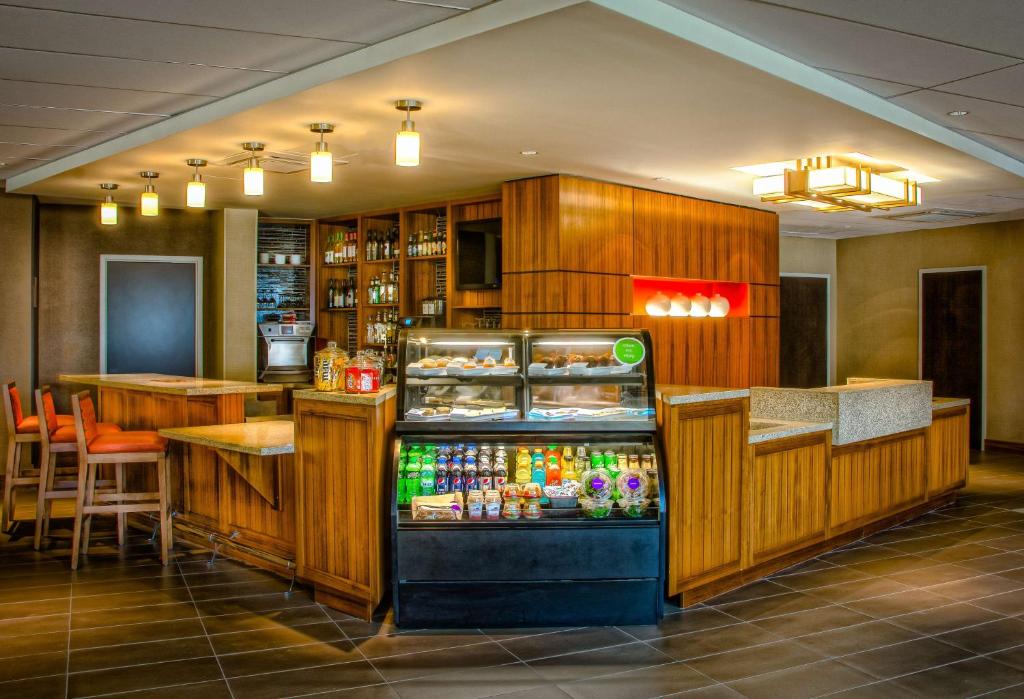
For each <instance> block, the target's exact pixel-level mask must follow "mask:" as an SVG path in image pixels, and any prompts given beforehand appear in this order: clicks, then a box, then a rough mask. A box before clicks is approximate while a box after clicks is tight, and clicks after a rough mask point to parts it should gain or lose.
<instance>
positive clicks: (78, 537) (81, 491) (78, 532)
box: [71, 461, 89, 570]
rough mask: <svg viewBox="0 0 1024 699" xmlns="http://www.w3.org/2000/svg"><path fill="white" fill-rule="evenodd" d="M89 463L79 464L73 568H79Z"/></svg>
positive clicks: (72, 555) (73, 534)
mask: <svg viewBox="0 0 1024 699" xmlns="http://www.w3.org/2000/svg"><path fill="white" fill-rule="evenodd" d="M88 471H89V464H88V463H82V462H81V461H80V462H79V464H78V492H77V493H76V494H75V528H74V531H73V533H72V536H71V570H77V569H78V551H79V548H80V547H81V545H82V514H83V513H82V510H84V509H85V481H86V477H87V476H88Z"/></svg>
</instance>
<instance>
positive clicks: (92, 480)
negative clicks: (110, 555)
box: [82, 464, 100, 555]
mask: <svg viewBox="0 0 1024 699" xmlns="http://www.w3.org/2000/svg"><path fill="white" fill-rule="evenodd" d="M99 467H100V466H99V464H89V475H88V477H87V478H86V482H85V509H86V510H88V509H89V508H90V507H92V505H93V498H94V496H95V495H96V470H97V469H99ZM92 517H93V513H92V512H86V514H85V521H84V523H83V525H82V526H83V531H82V553H84V554H86V555H88V554H89V539H90V537H91V536H92Z"/></svg>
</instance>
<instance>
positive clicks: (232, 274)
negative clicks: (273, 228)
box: [207, 209, 259, 381]
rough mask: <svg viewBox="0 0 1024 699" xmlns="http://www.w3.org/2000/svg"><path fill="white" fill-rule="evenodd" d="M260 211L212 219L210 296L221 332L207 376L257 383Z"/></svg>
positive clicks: (231, 211)
mask: <svg viewBox="0 0 1024 699" xmlns="http://www.w3.org/2000/svg"><path fill="white" fill-rule="evenodd" d="M258 216H259V212H258V211H257V210H256V209H224V210H223V211H218V212H217V213H216V214H215V217H214V245H213V259H212V267H213V277H212V286H211V288H212V296H213V306H214V315H215V316H216V318H217V319H218V320H217V328H216V331H215V333H214V342H213V352H214V357H213V365H212V366H211V371H209V372H207V375H208V376H213V377H216V378H223V379H234V380H236V381H255V380H256V225H257V219H258Z"/></svg>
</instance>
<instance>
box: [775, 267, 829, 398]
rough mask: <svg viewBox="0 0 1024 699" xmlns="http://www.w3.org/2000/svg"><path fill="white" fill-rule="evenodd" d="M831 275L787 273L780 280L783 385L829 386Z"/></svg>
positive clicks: (780, 378) (780, 365) (780, 366)
mask: <svg viewBox="0 0 1024 699" xmlns="http://www.w3.org/2000/svg"><path fill="white" fill-rule="evenodd" d="M831 281H832V280H831V276H830V275H828V274H783V275H781V276H780V279H779V357H780V361H779V385H780V386H782V387H783V388H817V387H819V386H827V385H828V384H829V375H830V372H829V367H830V366H831V363H832V348H831V333H830V332H829V321H830V318H829V316H830V313H829V298H830V293H831V289H830V286H831Z"/></svg>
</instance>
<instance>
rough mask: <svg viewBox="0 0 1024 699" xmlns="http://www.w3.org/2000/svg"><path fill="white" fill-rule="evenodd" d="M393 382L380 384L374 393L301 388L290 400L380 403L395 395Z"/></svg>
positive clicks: (348, 403) (353, 403)
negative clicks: (379, 387)
mask: <svg viewBox="0 0 1024 699" xmlns="http://www.w3.org/2000/svg"><path fill="white" fill-rule="evenodd" d="M395 391H396V388H395V386H394V384H388V385H387V386H382V387H381V389H380V390H379V391H377V392H376V393H345V392H343V391H317V390H302V391H295V392H294V393H292V400H315V401H320V402H321V403H343V404H345V405H380V404H381V403H383V402H385V401H387V400H391V399H393V398H394V397H395Z"/></svg>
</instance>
